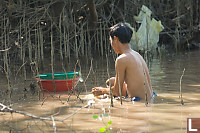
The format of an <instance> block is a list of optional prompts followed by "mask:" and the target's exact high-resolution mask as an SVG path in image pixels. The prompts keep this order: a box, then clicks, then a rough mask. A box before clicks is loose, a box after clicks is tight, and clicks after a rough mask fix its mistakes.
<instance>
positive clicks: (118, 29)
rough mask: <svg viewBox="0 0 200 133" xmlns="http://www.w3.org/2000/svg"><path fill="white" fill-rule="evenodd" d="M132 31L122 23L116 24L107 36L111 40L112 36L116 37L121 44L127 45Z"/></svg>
mask: <svg viewBox="0 0 200 133" xmlns="http://www.w3.org/2000/svg"><path fill="white" fill-rule="evenodd" d="M132 34H133V31H132V29H130V28H129V27H128V26H127V25H125V24H124V23H118V24H116V25H114V26H112V27H111V28H110V30H109V35H110V36H111V38H112V39H114V36H116V37H118V39H119V41H120V42H121V43H129V42H130V40H131V37H132Z"/></svg>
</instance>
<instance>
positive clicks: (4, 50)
mask: <svg viewBox="0 0 200 133" xmlns="http://www.w3.org/2000/svg"><path fill="white" fill-rule="evenodd" d="M10 49H11V47H10V48H7V49H3V50H0V52H6V51H8V50H10Z"/></svg>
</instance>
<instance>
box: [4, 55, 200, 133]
mask: <svg viewBox="0 0 200 133" xmlns="http://www.w3.org/2000/svg"><path fill="white" fill-rule="evenodd" d="M199 57H200V51H193V52H188V53H183V54H178V55H167V56H166V57H162V59H160V58H156V57H154V59H153V60H152V62H150V63H149V68H150V75H151V81H152V86H153V88H154V91H155V92H156V93H157V94H158V96H157V97H156V98H155V100H154V102H153V103H152V104H150V105H149V106H148V107H146V106H145V104H144V103H142V102H134V103H133V102H131V101H129V100H128V99H124V100H123V105H120V101H118V100H114V107H112V108H111V107H110V99H109V98H104V99H97V98H94V97H93V96H92V95H91V94H89V91H90V90H91V88H92V87H94V86H105V80H106V79H107V78H108V75H107V69H106V62H105V61H102V60H101V59H99V60H94V61H93V70H92V71H91V72H90V75H89V77H88V79H87V81H86V88H87V89H88V92H87V93H86V92H83V93H81V95H80V97H81V99H82V100H83V103H82V102H81V101H80V100H77V99H76V97H75V96H74V95H73V96H72V97H71V98H70V101H69V103H68V104H67V103H66V99H67V95H66V94H61V95H59V94H56V95H55V97H54V98H53V97H51V96H50V94H48V93H46V94H45V95H44V98H45V99H44V100H38V97H37V96H36V95H33V96H32V95H31V94H30V93H28V94H27V97H28V98H27V99H26V100H23V99H20V95H19V94H18V93H19V92H20V93H22V92H23V91H21V90H23V88H24V87H28V85H29V84H30V81H29V82H28V81H26V82H24V81H22V80H21V78H19V79H16V80H15V82H14V81H13V83H15V85H13V88H15V89H16V92H14V94H15V96H14V97H17V96H18V97H17V98H13V99H15V101H14V100H12V101H11V103H12V108H13V109H16V110H20V111H23V112H26V113H29V114H32V115H36V116H40V117H49V118H52V117H51V116H52V115H53V118H54V119H55V120H63V119H66V120H64V121H63V122H59V121H55V126H54V127H56V129H55V128H53V122H52V120H51V121H46V120H45V121H41V120H39V119H33V118H30V117H27V116H24V115H20V114H15V113H13V114H10V113H0V131H1V132H9V131H12V132H31V133H35V132H37V133H39V132H54V131H56V132H98V131H99V129H100V128H102V127H105V126H106V125H107V123H108V121H110V120H111V121H112V124H111V125H109V126H108V127H107V129H108V130H110V131H111V132H130V133H134V132H135V133H141V132H151V133H161V132H162V133H181V132H183V133H184V132H186V118H187V117H200V110H199V108H200V104H199V103H200V69H199V68H200V60H199ZM110 61H111V63H110V75H111V76H114V74H115V73H114V61H113V59H111V60H110ZM87 64H88V65H87ZM81 67H82V73H83V79H85V78H86V77H87V74H88V72H89V70H90V61H89V62H88V63H85V62H82V63H81ZM57 68H58V67H57ZM184 68H185V73H184V75H183V79H182V83H181V87H182V92H183V93H182V95H183V102H184V106H181V103H180V99H179V95H180V94H179V90H180V77H181V75H182V73H183V69H184ZM59 69H60V70H62V69H61V68H58V70H56V71H59ZM45 72H50V69H45ZM19 81H21V82H19ZM6 84H7V83H6V80H5V77H4V75H0V86H1V87H0V88H5V87H6ZM80 88H83V90H85V87H84V85H83V83H80V84H79V89H80ZM22 95H23V94H21V96H22ZM58 97H60V98H59V99H58ZM91 100H92V101H91ZM88 101H90V102H93V104H92V106H89V107H86V108H84V106H86V105H87V104H88ZM3 102H4V103H5V100H4V99H1V103H3ZM75 111H76V113H74V112H75ZM73 113H74V114H73ZM71 114H73V115H71ZM93 115H98V116H99V117H98V118H97V119H94V118H93ZM100 115H104V116H102V117H100Z"/></svg>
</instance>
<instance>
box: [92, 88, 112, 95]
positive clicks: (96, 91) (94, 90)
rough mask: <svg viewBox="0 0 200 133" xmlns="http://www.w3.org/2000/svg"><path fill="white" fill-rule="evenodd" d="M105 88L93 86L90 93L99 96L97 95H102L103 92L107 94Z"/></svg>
mask: <svg viewBox="0 0 200 133" xmlns="http://www.w3.org/2000/svg"><path fill="white" fill-rule="evenodd" d="M107 93H108V92H107V88H103V87H94V88H92V94H93V95H94V96H99V95H103V94H107Z"/></svg>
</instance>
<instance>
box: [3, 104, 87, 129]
mask: <svg viewBox="0 0 200 133" xmlns="http://www.w3.org/2000/svg"><path fill="white" fill-rule="evenodd" d="M89 106H90V104H87V105H85V106H82V107H81V108H80V109H77V110H76V111H75V112H73V113H72V114H70V115H68V116H67V117H65V118H64V119H52V116H53V115H51V116H50V117H39V116H36V115H32V114H29V113H26V112H23V111H19V110H14V109H12V108H10V107H8V106H6V105H4V104H2V103H0V107H1V109H0V112H9V113H17V114H21V115H24V116H28V117H31V118H34V119H40V120H46V121H54V122H55V121H59V122H64V121H65V120H67V119H69V118H70V117H72V116H74V115H75V114H77V113H78V112H79V111H80V110H82V109H83V108H87V107H89ZM56 114H58V113H56ZM54 131H55V125H54Z"/></svg>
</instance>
